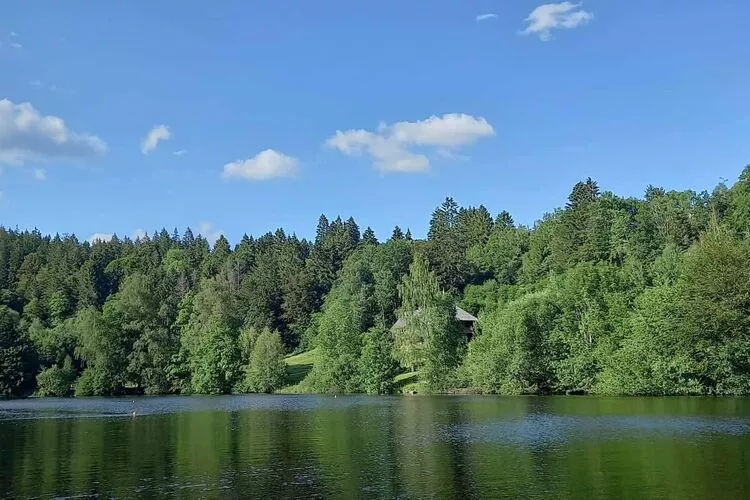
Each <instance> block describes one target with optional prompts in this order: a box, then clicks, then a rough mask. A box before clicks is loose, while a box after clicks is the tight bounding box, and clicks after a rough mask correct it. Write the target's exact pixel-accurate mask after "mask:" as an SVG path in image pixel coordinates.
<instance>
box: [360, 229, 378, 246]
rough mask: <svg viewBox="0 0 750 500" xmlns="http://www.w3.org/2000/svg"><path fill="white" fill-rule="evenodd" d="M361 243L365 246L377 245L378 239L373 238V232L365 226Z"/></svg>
mask: <svg viewBox="0 0 750 500" xmlns="http://www.w3.org/2000/svg"><path fill="white" fill-rule="evenodd" d="M362 243H364V244H365V245H377V244H378V239H377V238H376V237H375V231H373V230H372V228H371V227H370V226H367V229H365V232H364V233H363V234H362Z"/></svg>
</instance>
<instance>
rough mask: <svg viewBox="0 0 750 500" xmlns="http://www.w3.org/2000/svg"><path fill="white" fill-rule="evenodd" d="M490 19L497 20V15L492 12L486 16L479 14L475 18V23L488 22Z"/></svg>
mask: <svg viewBox="0 0 750 500" xmlns="http://www.w3.org/2000/svg"><path fill="white" fill-rule="evenodd" d="M490 19H497V14H493V13H492V12H488V13H487V14H479V15H478V16H477V21H488V20H490Z"/></svg>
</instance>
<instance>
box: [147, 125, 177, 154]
mask: <svg viewBox="0 0 750 500" xmlns="http://www.w3.org/2000/svg"><path fill="white" fill-rule="evenodd" d="M171 135H172V134H170V133H169V127H167V126H166V125H154V126H153V127H152V128H151V130H149V131H148V134H146V137H145V138H144V139H143V142H142V143H141V153H143V154H144V155H147V154H149V153H150V152H151V151H153V150H154V149H156V146H157V145H158V144H159V141H166V140H168V139H169V138H170V137H171Z"/></svg>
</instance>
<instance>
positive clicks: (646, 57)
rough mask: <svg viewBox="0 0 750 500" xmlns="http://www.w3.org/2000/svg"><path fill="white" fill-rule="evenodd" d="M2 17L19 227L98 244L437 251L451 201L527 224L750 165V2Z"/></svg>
mask: <svg viewBox="0 0 750 500" xmlns="http://www.w3.org/2000/svg"><path fill="white" fill-rule="evenodd" d="M0 13H1V14H2V15H0V44H1V45H0V67H2V71H1V72H0V168H2V174H0V191H1V192H2V198H1V200H0V224H2V225H5V226H11V227H15V226H18V227H19V228H33V227H38V228H39V229H40V230H41V231H42V232H44V233H55V232H60V233H75V234H76V235H78V236H79V237H80V238H81V239H85V238H88V237H89V236H90V235H92V234H95V233H102V234H110V233H113V232H116V233H117V234H118V235H121V236H124V235H133V234H135V233H136V231H137V230H139V229H140V230H144V229H145V230H147V231H149V232H151V231H153V230H154V229H159V228H161V227H162V226H166V227H167V228H168V229H170V230H171V229H172V228H174V227H178V228H179V230H180V231H182V230H183V229H184V227H186V226H188V225H189V226H191V227H193V228H194V229H198V228H199V227H201V226H202V229H203V231H204V232H205V233H208V234H209V236H212V235H215V234H217V233H218V232H219V231H223V232H224V233H225V234H226V235H227V236H228V237H229V239H230V241H233V242H236V241H237V240H238V239H239V237H240V236H241V235H242V233H244V232H247V233H251V234H256V235H258V234H261V233H263V232H266V231H268V230H273V229H275V228H276V227H279V226H281V227H284V228H285V229H287V230H288V231H290V232H296V233H297V234H299V235H301V236H306V237H309V236H312V235H313V234H314V230H315V224H316V221H317V218H318V215H319V214H320V213H326V214H328V215H329V216H335V215H337V214H341V215H342V216H345V217H347V216H349V215H352V216H354V217H355V219H356V220H357V221H358V222H359V224H360V225H361V226H362V227H363V228H364V227H365V226H367V225H370V226H372V227H373V228H374V229H375V231H376V233H377V234H378V236H379V237H381V238H385V237H387V236H388V235H389V234H390V231H391V229H392V227H393V226H394V225H396V224H398V225H400V226H402V227H403V228H406V227H410V228H411V229H412V232H413V233H414V234H415V236H424V235H425V233H426V228H427V223H428V220H429V214H430V212H431V211H432V210H433V208H434V207H435V206H436V205H438V204H439V203H440V202H441V201H442V200H443V198H444V197H445V196H448V195H449V196H453V197H454V198H455V199H456V200H457V201H458V202H459V203H460V204H462V205H478V204H480V203H483V204H485V205H486V206H487V207H488V208H489V209H490V210H491V211H492V212H493V213H496V212H498V211H500V210H503V209H506V210H509V211H510V212H511V213H512V214H513V215H514V217H515V218H516V220H517V221H518V222H522V223H532V222H533V221H534V220H536V219H538V218H539V217H541V216H542V215H543V213H544V212H545V211H548V210H550V209H552V208H554V207H556V206H560V205H562V204H564V202H565V199H566V197H567V195H568V193H569V192H570V189H571V187H572V185H573V184H574V183H575V182H576V181H578V180H580V179H583V178H585V177H587V176H591V177H593V178H594V179H596V180H598V182H599V184H600V186H601V187H602V188H603V189H605V190H612V191H615V192H617V193H618V194H624V195H641V194H642V193H643V190H644V188H645V187H646V185H648V184H655V185H662V186H665V187H669V188H676V189H687V188H691V189H697V190H702V189H707V188H708V189H710V188H711V187H713V186H714V185H715V184H716V183H717V182H719V180H720V179H721V178H722V177H723V178H727V179H729V180H730V182H731V181H734V180H735V179H736V177H737V175H738V174H739V172H740V170H741V169H742V167H743V166H744V165H745V164H747V163H750V91H749V90H748V89H749V88H750V87H749V85H750V83H748V82H750V63H748V61H750V35H748V31H747V20H748V19H750V3H748V2H746V1H743V0H723V1H721V2H705V1H692V0H660V1H658V2H654V1H651V0H632V1H629V2H616V1H609V0H598V1H597V0H587V1H585V2H583V3H572V2H563V3H555V2H552V3H548V4H545V2H544V1H527V0H505V1H499V0H494V1H488V0H486V1H477V2H472V1H461V2H458V1H447V0H429V1H428V0H411V1H408V2H406V1H402V0H399V1H396V0H381V1H378V2H351V1H344V0H336V1H327V0H321V1H317V2H308V1H302V0H297V1H258V2H245V1H231V2H230V1H221V2H199V1H195V2H192V1H191V2H177V1H159V2H146V1H132V2H99V1H93V0H91V1H74V2H56V1H38V2H25V1H16V0H7V1H5V2H3V5H2V7H0ZM490 14H493V15H490ZM478 16H482V17H480V19H481V20H477V17H478ZM60 120H64V122H61V121H60ZM162 125H163V126H164V127H165V128H161V129H160V128H158V127H159V126H162ZM150 131H153V132H154V133H153V134H152V139H158V138H159V137H161V138H162V139H161V140H152V141H151V144H150V146H152V147H151V148H148V147H144V146H148V144H146V143H145V140H146V138H147V136H148V135H149V132H150ZM337 131H340V133H339V135H338V136H337V135H336V133H337ZM166 136H168V139H166ZM144 151H145V153H144ZM177 152H179V153H181V154H175V153H177ZM146 153H147V154H146Z"/></svg>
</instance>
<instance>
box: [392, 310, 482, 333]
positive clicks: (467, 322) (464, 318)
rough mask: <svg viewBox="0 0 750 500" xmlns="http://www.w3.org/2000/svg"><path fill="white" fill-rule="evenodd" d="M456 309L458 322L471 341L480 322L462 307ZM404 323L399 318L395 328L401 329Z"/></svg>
mask: <svg viewBox="0 0 750 500" xmlns="http://www.w3.org/2000/svg"><path fill="white" fill-rule="evenodd" d="M455 307H456V321H457V322H458V323H459V324H460V325H461V327H462V330H463V333H464V335H466V339H467V340H471V337H473V336H474V332H475V331H476V325H477V323H479V320H478V319H477V318H475V317H474V316H472V315H471V314H469V313H468V312H466V311H464V310H463V309H461V308H460V307H458V306H455ZM404 323H405V322H404V320H403V319H402V318H399V319H398V321H396V323H395V324H394V325H393V328H401V327H402V326H404Z"/></svg>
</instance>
